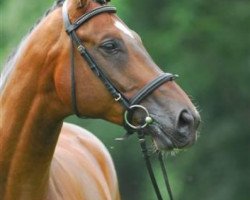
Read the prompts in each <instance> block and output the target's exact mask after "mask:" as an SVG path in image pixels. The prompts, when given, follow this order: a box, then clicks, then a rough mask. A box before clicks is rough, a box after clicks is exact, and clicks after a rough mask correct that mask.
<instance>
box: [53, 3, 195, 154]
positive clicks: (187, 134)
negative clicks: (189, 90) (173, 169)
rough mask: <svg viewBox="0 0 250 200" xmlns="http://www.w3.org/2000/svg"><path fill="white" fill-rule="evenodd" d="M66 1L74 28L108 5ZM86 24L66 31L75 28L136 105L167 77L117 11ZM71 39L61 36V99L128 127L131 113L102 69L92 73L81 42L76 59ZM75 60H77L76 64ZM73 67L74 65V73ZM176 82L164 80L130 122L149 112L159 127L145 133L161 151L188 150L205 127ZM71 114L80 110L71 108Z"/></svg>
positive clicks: (139, 120)
mask: <svg viewBox="0 0 250 200" xmlns="http://www.w3.org/2000/svg"><path fill="white" fill-rule="evenodd" d="M66 2H67V6H65V10H66V13H67V15H68V16H69V23H72V24H73V22H75V21H76V20H77V19H78V18H79V17H81V16H82V15H83V14H84V13H89V12H91V11H92V10H94V9H96V8H98V7H100V6H103V5H101V2H102V1H93V0H85V1H84V0H68V1H66ZM64 14H65V13H64ZM66 18H67V17H66ZM81 20H82V18H81V19H80V20H78V22H79V24H80V25H79V27H77V28H76V27H65V26H67V22H66V25H65V26H63V31H64V29H65V28H67V29H68V32H70V30H69V29H74V30H73V31H72V32H75V33H76V36H77V38H78V39H79V40H80V43H82V44H84V47H86V49H87V51H88V53H89V55H90V56H91V60H92V61H94V62H95V63H96V64H97V65H98V66H99V68H100V69H101V71H102V72H103V74H104V75H105V77H106V78H108V80H109V81H110V82H111V83H112V84H113V85H114V86H115V89H117V91H119V92H120V93H121V94H122V97H124V98H125V99H128V100H130V99H131V98H133V97H134V96H135V95H136V94H137V93H138V91H140V90H141V88H143V87H144V86H145V85H147V84H149V83H150V82H152V81H153V80H155V79H156V78H157V77H159V76H161V75H162V74H163V72H162V71H161V69H160V68H159V67H158V66H157V65H156V64H155V63H154V61H153V60H152V59H151V57H150V56H149V54H148V53H147V51H146V50H145V48H144V47H143V44H142V41H141V39H140V37H139V36H138V34H136V33H135V32H134V31H132V30H130V29H129V28H128V27H127V26H126V25H125V24H124V23H123V22H122V21H121V20H120V19H119V18H118V17H117V16H116V15H115V14H114V13H113V11H112V9H111V10H108V11H103V12H100V13H99V14H96V15H95V16H94V17H90V18H89V19H87V20H86V21H85V22H84V23H80V22H81ZM64 21H65V16H64ZM66 21H67V19H66ZM69 35H70V36H71V39H72V37H74V36H72V35H71V32H70V33H69ZM71 39H70V37H69V36H68V35H67V34H66V32H64V33H63V34H62V35H61V40H60V42H62V43H63V46H62V47H61V48H62V49H61V56H59V58H60V59H59V61H58V62H59V64H58V65H57V66H58V67H57V69H56V76H55V77H56V79H55V80H56V89H57V91H58V94H59V96H60V98H61V100H62V101H63V102H64V103H65V104H66V105H67V106H68V108H70V109H71V108H72V104H74V103H76V106H77V110H78V112H79V113H80V114H81V115H84V116H87V117H95V118H103V119H106V120H108V121H111V122H114V123H117V124H123V123H124V115H123V113H124V112H125V110H126V109H127V108H125V107H124V105H122V104H121V103H120V102H119V101H116V100H115V99H114V97H113V96H112V95H111V94H110V91H108V90H107V88H106V87H105V84H103V82H102V81H101V80H100V76H99V77H98V75H100V74H99V72H96V69H93V70H91V69H90V67H89V65H91V64H90V63H89V62H90V61H86V58H84V59H83V58H82V56H81V55H80V53H79V52H78V51H77V46H78V44H76V43H77V41H75V45H74V48H73V49H74V53H73V54H71V56H70V53H69V52H70V51H72V50H71ZM73 40H75V39H73ZM78 42H79V41H78ZM78 50H79V48H78ZM80 52H81V51H80ZM82 54H84V52H82ZM70 57H74V61H73V60H72V59H70ZM70 65H74V69H73V70H74V72H73V73H72V68H70ZM93 71H94V73H93ZM95 73H96V74H95ZM70 74H72V77H73V79H74V80H73V81H72V79H71V78H72V77H71V78H70ZM172 78H173V77H172V76H171V77H170V79H169V80H168V81H167V82H166V81H163V83H161V84H159V85H158V86H157V88H155V89H154V90H153V91H150V93H149V94H147V95H145V97H144V98H143V99H141V100H140V102H139V103H137V104H140V105H141V106H143V107H142V108H140V107H136V108H132V109H130V111H131V112H133V114H131V113H130V115H132V116H130V118H131V119H129V120H130V122H131V124H133V125H134V126H140V124H143V123H144V121H145V113H146V114H147V112H148V113H149V115H150V117H151V118H152V119H153V122H152V123H150V124H149V123H148V124H147V126H146V127H145V129H146V130H147V133H149V134H151V135H152V137H153V139H154V142H155V144H156V146H157V148H159V149H163V150H164V149H165V150H169V149H173V148H183V147H186V146H189V145H191V144H193V143H194V141H195V140H196V130H197V128H198V125H199V122H200V116H199V114H198V112H197V110H196V108H195V107H194V105H193V104H192V103H191V101H190V99H189V98H188V96H187V95H186V94H185V92H184V91H183V90H182V89H181V88H180V87H179V86H178V85H177V84H176V83H175V82H174V81H173V80H172ZM72 84H73V85H74V87H75V94H72V87H73V86H72ZM73 93H74V92H73ZM72 96H73V97H72ZM74 96H75V97H74ZM72 98H75V100H74V99H73V100H72ZM128 104H129V103H128ZM76 106H74V107H76ZM144 108H145V109H144ZM71 112H75V111H74V110H73V109H71ZM138 124H139V125H138Z"/></svg>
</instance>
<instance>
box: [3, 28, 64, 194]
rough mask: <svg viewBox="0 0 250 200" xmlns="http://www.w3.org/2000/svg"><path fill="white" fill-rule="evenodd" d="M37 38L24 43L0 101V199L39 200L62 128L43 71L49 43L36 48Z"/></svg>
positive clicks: (48, 73) (47, 72) (47, 70)
mask: <svg viewBox="0 0 250 200" xmlns="http://www.w3.org/2000/svg"><path fill="white" fill-rule="evenodd" d="M37 29H39V28H38V27H37ZM59 32H60V31H59ZM38 34H43V33H42V31H39V30H34V31H33V33H31V35H30V36H29V38H28V39H27V42H26V44H25V46H24V47H23V48H22V52H21V53H20V56H19V58H18V60H17V61H16V66H15V68H14V70H13V72H12V74H11V75H10V77H9V79H8V81H7V83H6V86H5V88H4V91H3V92H2V94H1V99H0V101H1V102H0V104H1V116H0V117H1V119H0V120H1V123H0V128H1V129H0V131H1V132H0V137H1V139H0V146H1V149H0V150H1V151H0V171H1V173H0V196H3V195H5V198H6V199H42V195H43V193H44V192H45V190H46V187H47V180H48V175H49V167H50V162H51V159H52V157H53V152H54V148H55V146H56V142H57V139H58V135H59V133H60V129H61V125H62V118H63V117H62V116H60V115H59V114H58V113H60V112H57V111H58V110H60V109H62V108H61V107H60V102H58V99H57V97H56V94H55V91H54V88H53V66H45V65H49V64H48V63H51V61H49V60H48V56H47V53H48V51H49V46H51V45H52V43H53V42H55V41H54V40H55V39H54V38H50V37H49V36H48V37H47V38H46V39H47V40H46V44H42V45H43V46H40V48H39V43H37V44H36V42H34V41H37V42H39V41H40V39H41V38H39V35H38ZM37 37H38V38H37ZM40 37H44V36H40ZM55 113H57V114H55ZM23 191H25V192H23ZM30 195H32V196H30Z"/></svg>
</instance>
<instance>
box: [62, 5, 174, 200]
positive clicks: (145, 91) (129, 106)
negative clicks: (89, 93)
mask: <svg viewBox="0 0 250 200" xmlns="http://www.w3.org/2000/svg"><path fill="white" fill-rule="evenodd" d="M103 3H105V1H104V2H103ZM101 13H116V8H115V7H112V6H108V5H102V6H100V7H98V8H95V9H93V10H92V11H90V12H88V13H86V14H84V15H82V16H81V17H80V18H78V19H77V20H76V21H75V22H74V23H71V22H70V19H69V16H68V11H67V7H66V1H65V2H64V4H63V20H64V25H65V29H66V32H67V34H68V35H69V37H70V39H71V51H70V62H71V98H72V109H73V111H74V113H75V114H76V115H77V116H78V117H80V118H83V116H81V114H80V112H79V110H78V107H77V100H76V99H77V98H76V97H77V94H76V87H75V85H76V81H75V63H74V47H76V48H77V50H78V52H79V53H80V55H81V56H82V57H83V59H84V60H86V62H87V63H88V65H89V67H90V69H91V70H92V71H93V73H95V74H96V76H97V77H98V78H99V79H100V80H101V81H102V82H103V84H104V85H105V87H106V88H107V90H108V91H109V92H110V94H111V95H112V96H113V98H114V100H115V101H117V102H120V103H121V104H122V105H123V106H124V108H125V113H124V128H125V129H126V130H127V134H126V135H131V134H133V133H137V135H138V138H139V143H140V146H141V151H142V154H143V157H144V159H145V162H146V167H147V170H148V173H149V176H150V179H151V181H152V184H153V187H154V190H155V193H156V196H157V198H158V200H163V198H162V195H161V192H160V190H159V187H158V184H157V181H156V179H155V175H154V172H153V169H152V166H151V162H150V159H149V154H148V150H147V144H146V139H145V132H144V131H145V127H147V126H149V125H150V124H151V123H153V118H152V117H151V116H150V114H149V112H148V110H147V108H145V107H144V106H142V105H140V104H139V103H140V102H141V101H142V100H143V99H145V98H146V97H147V96H149V95H150V94H151V93H152V92H153V91H154V90H156V89H157V88H158V87H160V86H161V85H162V84H164V83H166V82H168V81H172V80H174V79H175V78H176V77H177V75H173V74H170V73H163V74H161V75H160V76H159V77H157V78H156V79H154V80H152V81H151V82H150V83H148V84H146V85H145V86H144V87H143V88H142V89H140V90H139V91H138V92H137V94H135V95H134V96H133V97H132V98H131V99H127V98H126V97H125V96H124V95H123V94H122V93H121V92H120V91H119V90H118V89H117V88H116V87H115V86H114V84H113V83H112V82H111V81H110V80H109V78H108V77H107V76H106V74H105V72H104V71H103V70H102V69H101V68H100V67H99V66H98V64H97V63H96V62H95V60H94V59H93V57H92V56H91V55H90V53H89V52H88V50H87V49H86V47H85V46H84V43H83V41H81V40H80V39H79V37H78V36H77V34H76V30H77V29H78V28H79V27H80V26H81V25H82V24H83V23H85V22H86V21H88V20H90V19H91V18H93V17H94V16H96V15H99V14H101ZM135 109H137V110H141V112H144V113H145V114H146V117H145V119H144V122H143V123H142V124H140V125H134V124H133V123H132V116H133V113H134V111H135ZM123 139H124V138H123ZM158 159H159V162H160V165H161V169H162V173H163V177H164V181H165V184H166V188H167V191H168V194H169V198H170V200H173V195H172V191H171V188H170V184H169V181H168V176H167V171H166V166H165V164H164V161H163V157H162V153H161V152H159V153H158Z"/></svg>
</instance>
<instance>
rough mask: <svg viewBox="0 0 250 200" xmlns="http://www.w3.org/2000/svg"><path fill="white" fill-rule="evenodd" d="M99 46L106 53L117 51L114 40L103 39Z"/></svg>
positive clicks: (117, 46) (116, 43)
mask: <svg viewBox="0 0 250 200" xmlns="http://www.w3.org/2000/svg"><path fill="white" fill-rule="evenodd" d="M100 47H101V49H102V50H104V51H105V52H106V53H108V54H115V53H117V52H118V51H119V44H118V42H116V41H114V40H109V41H105V42H104V43H102V44H101V46H100Z"/></svg>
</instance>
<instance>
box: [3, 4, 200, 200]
mask: <svg viewBox="0 0 250 200" xmlns="http://www.w3.org/2000/svg"><path fill="white" fill-rule="evenodd" d="M83 44H84V45H83ZM72 70H73V71H72ZM0 91H1V93H0V94H1V99H0V102H1V103H0V105H1V112H0V113H1V114H0V115H1V124H0V127H1V128H0V130H1V131H0V133H1V134H0V136H1V138H0V146H1V151H0V172H1V174H0V197H1V199H3V200H17V199H20V200H59V199H60V200H62V199H65V200H119V199H120V194H119V186H118V181H117V175H116V171H115V168H114V164H113V161H112V158H111V156H110V154H109V152H108V150H107V149H106V148H105V146H104V145H103V144H102V142H101V141H100V140H99V139H97V138H96V137H95V136H94V135H93V134H92V133H90V132H88V131H87V130H85V129H83V128H80V127H78V126H76V125H73V124H69V123H65V122H64V119H65V118H66V117H67V116H70V115H73V114H77V115H79V116H84V117H88V118H101V119H104V120H107V121H110V122H112V123H115V124H118V125H121V126H123V125H124V124H126V127H128V128H126V129H127V130H130V131H129V132H131V129H132V132H133V131H134V130H137V129H139V130H146V131H147V134H148V135H150V136H151V137H152V140H153V143H154V144H155V146H156V147H157V148H158V149H159V150H161V151H167V150H168V151H169V150H172V149H174V148H184V147H188V146H191V145H192V144H193V143H194V142H195V141H196V132H197V128H198V125H199V121H200V116H199V113H198V111H197V110H196V108H195V106H194V105H193V104H192V102H191V100H190V99H189V98H188V96H187V94H186V93H185V92H184V91H183V90H182V89H181V88H180V86H178V84H177V83H176V82H175V81H174V76H173V75H171V74H168V73H163V71H162V70H161V69H160V68H159V67H158V66H157V65H156V64H155V63H154V61H153V60H152V58H151V57H150V55H149V54H148V53H147V51H146V49H145V48H144V46H143V44H142V41H141V39H140V36H139V35H138V34H137V33H136V32H134V31H132V30H131V29H129V28H128V27H127V25H126V24H124V22H123V21H122V20H121V19H120V18H119V17H118V16H117V15H116V14H115V9H114V8H113V7H110V6H108V2H106V1H104V0H96V1H94V0H57V1H56V2H55V3H54V5H53V6H52V8H50V10H49V11H48V12H47V13H46V14H45V16H44V17H43V18H42V19H41V20H40V21H39V22H38V23H37V24H36V26H34V27H33V29H32V30H31V31H30V32H29V34H28V35H27V36H26V37H25V39H23V41H22V43H21V45H20V46H19V48H18V49H17V50H16V52H15V54H14V55H13V56H12V57H11V58H10V59H9V61H8V62H7V64H6V67H5V72H3V74H2V75H1V86H0ZM131 102H133V104H132V103H131ZM124 113H125V116H126V117H124Z"/></svg>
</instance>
